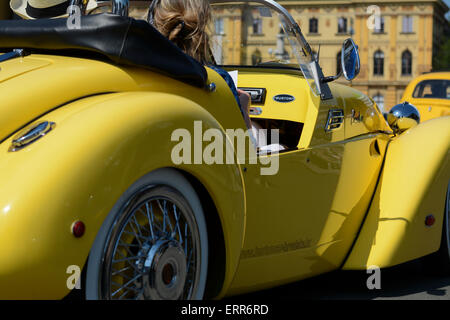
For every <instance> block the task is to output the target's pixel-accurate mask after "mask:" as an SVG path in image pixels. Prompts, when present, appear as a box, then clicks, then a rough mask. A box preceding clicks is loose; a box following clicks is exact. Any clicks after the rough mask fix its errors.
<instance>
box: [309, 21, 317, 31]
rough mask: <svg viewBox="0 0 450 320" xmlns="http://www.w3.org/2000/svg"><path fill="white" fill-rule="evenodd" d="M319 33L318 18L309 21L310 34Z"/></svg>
mask: <svg viewBox="0 0 450 320" xmlns="http://www.w3.org/2000/svg"><path fill="white" fill-rule="evenodd" d="M318 32H319V20H317V19H316V18H311V19H309V33H318Z"/></svg>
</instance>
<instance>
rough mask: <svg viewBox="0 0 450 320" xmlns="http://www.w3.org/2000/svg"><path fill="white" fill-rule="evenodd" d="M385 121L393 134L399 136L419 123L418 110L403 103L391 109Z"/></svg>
mask: <svg viewBox="0 0 450 320" xmlns="http://www.w3.org/2000/svg"><path fill="white" fill-rule="evenodd" d="M387 121H388V123H389V125H390V126H391V128H392V130H394V133H395V134H400V133H402V132H404V131H406V130H408V129H411V128H412V127H414V126H416V125H418V124H419V123H420V113H419V110H417V108H416V107H415V106H413V105H412V104H410V103H408V102H406V101H405V102H403V103H400V104H398V105H396V106H395V107H393V108H392V109H391V111H389V113H388V114H387Z"/></svg>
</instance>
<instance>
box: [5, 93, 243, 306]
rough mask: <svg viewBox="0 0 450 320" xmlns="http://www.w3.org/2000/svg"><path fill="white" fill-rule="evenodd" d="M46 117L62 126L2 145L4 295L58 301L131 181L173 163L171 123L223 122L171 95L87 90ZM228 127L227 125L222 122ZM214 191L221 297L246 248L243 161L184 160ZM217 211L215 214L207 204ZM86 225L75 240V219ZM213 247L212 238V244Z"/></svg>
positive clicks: (205, 125) (185, 167)
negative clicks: (22, 142)
mask: <svg viewBox="0 0 450 320" xmlns="http://www.w3.org/2000/svg"><path fill="white" fill-rule="evenodd" d="M41 120H47V121H52V122H54V123H55V124H56V126H55V128H54V130H53V131H51V132H50V133H49V134H48V135H47V136H45V137H44V138H42V139H40V140H39V141H37V142H35V143H34V144H32V145H30V146H28V147H27V148H25V149H23V150H20V151H18V152H8V148H9V146H10V145H11V141H12V138H9V139H7V140H5V141H4V142H3V143H2V144H1V145H0V180H1V181H3V182H4V183H2V184H1V186H0V287H1V288H8V290H2V291H0V299H6V298H7V299H34V298H36V297H39V298H41V299H56V298H62V297H64V296H65V295H66V294H67V293H68V292H69V289H68V288H67V285H66V283H67V279H68V277H69V276H70V274H68V273H67V268H68V267H69V266H71V265H77V266H81V267H82V266H84V264H85V262H86V259H87V257H88V254H89V251H90V248H91V246H92V244H93V241H94V239H95V237H96V234H97V231H98V230H99V228H100V226H101V225H102V222H103V221H104V219H105V217H106V216H107V215H108V213H109V211H110V210H111V209H112V208H113V206H114V204H115V202H116V201H117V200H118V199H119V197H120V196H121V195H122V194H123V193H124V192H125V191H126V190H127V189H128V188H129V186H131V185H132V184H133V183H134V182H135V181H137V180H138V179H139V178H140V177H142V176H144V175H145V174H147V173H149V172H152V171H154V170H156V169H158V168H166V167H173V166H174V165H173V163H172V161H171V151H172V148H173V146H174V145H175V144H176V143H178V142H172V143H171V142H170V140H171V134H172V132H173V131H174V130H175V129H178V128H186V129H187V130H189V131H190V132H191V133H192V132H193V123H194V120H201V121H202V122H203V129H204V130H206V129H209V128H218V129H221V130H222V128H221V126H220V125H219V123H218V122H217V121H216V120H215V119H214V117H213V116H212V115H211V114H210V113H208V112H207V111H206V110H205V109H204V108H202V107H201V106H200V105H198V104H196V103H194V102H192V101H190V100H188V99H185V98H182V97H179V96H176V95H171V94H168V93H151V92H131V93H114V94H105V95H100V96H94V97H89V98H86V99H83V100H79V101H76V102H73V103H70V104H69V105H66V106H63V107H61V108H59V109H57V110H54V111H53V112H51V113H49V114H47V115H45V116H43V117H42V118H41ZM222 132H223V130H222ZM177 169H178V170H182V171H184V172H186V173H189V174H190V175H192V176H193V177H195V178H196V179H197V180H198V182H200V183H201V184H202V185H203V186H204V188H205V189H206V190H207V191H208V193H209V196H210V197H211V199H212V201H213V203H214V205H215V207H216V210H217V213H218V215H219V218H220V222H221V225H222V230H223V235H224V241H225V248H226V252H225V259H226V268H225V270H224V271H225V280H224V284H223V286H222V291H221V293H220V294H218V295H219V296H221V295H223V293H224V292H225V291H226V289H227V287H228V286H229V284H230V283H231V280H232V279H233V276H234V273H235V270H236V268H237V264H238V260H239V255H240V252H241V249H242V243H243V239H244V226H245V200H244V198H245V196H244V188H243V180H242V172H241V169H240V167H239V166H238V165H210V166H207V165H180V166H177ZM205 214H206V215H208V214H215V213H214V212H205ZM77 220H81V221H83V222H84V223H85V224H86V234H85V235H84V236H83V237H82V238H79V239H77V238H75V237H74V236H73V235H72V233H71V225H72V223H73V222H74V221H77ZM211 248H212V250H215V249H214V248H215V247H214V244H213V245H211Z"/></svg>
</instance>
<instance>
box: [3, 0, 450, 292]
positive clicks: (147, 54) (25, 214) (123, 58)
mask: <svg viewBox="0 0 450 320" xmlns="http://www.w3.org/2000/svg"><path fill="white" fill-rule="evenodd" d="M211 2H212V4H213V6H214V7H213V8H214V13H215V14H217V13H221V12H222V13H223V12H234V13H236V12H238V14H239V15H241V16H242V19H240V20H239V21H242V23H244V22H245V21H246V20H245V17H246V15H248V14H253V15H259V17H260V18H261V19H262V20H263V21H265V19H268V20H269V21H272V22H273V25H274V28H276V29H279V26H280V27H281V28H283V32H282V33H280V34H281V36H280V37H278V38H277V39H278V40H279V48H282V47H283V45H284V46H286V47H287V48H286V47H285V48H286V52H280V55H279V56H278V57H277V56H275V57H272V58H271V59H266V58H265V57H264V55H263V57H262V60H261V59H259V56H256V58H257V59H252V58H251V57H250V55H248V59H244V58H242V60H241V63H239V64H235V63H233V62H230V63H228V62H226V61H222V63H220V64H221V65H222V67H223V68H225V69H227V70H228V71H236V70H237V71H238V86H239V87H240V88H242V89H243V90H245V91H247V92H249V93H250V94H251V97H252V109H251V117H252V121H253V122H254V123H255V125H257V126H258V127H260V128H263V129H268V130H269V129H276V130H278V131H277V132H279V143H278V144H279V145H282V146H283V148H279V149H278V151H274V152H269V153H267V152H261V149H260V150H259V151H260V152H259V153H258V154H257V156H256V160H257V161H252V160H255V159H252V158H251V157H250V156H248V157H246V158H245V159H244V161H238V160H239V159H238V148H232V149H231V150H232V152H231V154H232V156H231V158H233V159H234V160H236V161H229V162H228V161H227V162H226V163H219V161H217V162H215V163H205V162H206V161H197V160H199V159H194V158H195V157H194V156H195V155H196V154H197V153H196V152H198V149H196V148H198V146H197V145H196V144H195V143H194V142H193V143H192V145H189V148H188V149H185V150H184V152H185V153H184V154H183V157H184V156H189V154H191V147H192V158H193V160H192V161H191V162H189V161H184V162H177V161H174V159H173V154H174V150H176V148H177V146H179V143H180V141H181V136H185V135H187V136H189V135H190V136H192V137H193V139H194V140H195V139H197V138H198V137H200V139H201V134H202V132H205V135H204V136H203V138H204V139H203V141H202V143H203V144H202V143H200V149H201V150H203V149H204V150H206V148H208V146H209V145H210V143H211V141H212V140H213V139H212V136H209V137H206V132H208V130H209V129H214V130H215V131H214V132H219V135H217V134H216V135H215V139H216V140H220V139H222V141H224V144H226V145H227V146H228V145H232V146H233V145H234V144H233V141H234V140H236V139H235V138H236V136H233V135H232V133H233V132H234V133H235V132H238V131H239V129H241V130H242V131H245V130H246V129H247V128H246V124H245V122H244V119H243V117H242V114H241V112H240V110H239V107H238V105H237V102H236V100H235V97H234V96H233V93H232V92H231V90H230V88H229V86H228V85H227V83H226V82H225V80H224V79H223V78H222V77H221V76H220V75H219V74H218V73H217V72H216V71H214V70H213V69H211V68H209V67H204V66H203V65H201V64H200V63H198V62H197V61H195V60H193V59H191V58H190V57H188V56H186V55H184V53H182V52H181V51H180V50H179V49H178V48H176V47H175V46H174V45H172V44H171V43H170V42H169V41H168V40H166V39H165V38H164V37H163V36H162V35H160V34H159V33H158V32H157V31H156V30H155V29H154V28H153V27H151V26H150V25H149V24H148V23H147V22H146V21H142V20H134V19H132V18H128V17H126V16H121V15H117V14H100V15H91V16H83V17H82V19H81V29H76V30H73V29H70V28H68V27H67V25H66V20H65V19H54V20H36V21H1V22H0V48H2V51H3V52H5V53H4V54H3V55H2V56H0V61H1V62H0V68H1V70H0V95H1V97H2V103H1V104H0V181H1V184H0V298H2V299H59V298H63V297H65V296H66V295H67V294H69V292H70V291H71V290H72V289H73V287H74V286H73V284H74V283H73V282H72V280H73V279H74V278H73V277H72V276H73V275H75V280H77V279H79V284H80V285H81V290H83V292H84V294H85V296H86V298H88V299H190V298H192V299H200V298H207V299H209V298H221V297H224V296H229V295H236V294H241V293H245V292H250V291H255V290H260V289H263V288H269V287H273V286H277V285H281V284H286V283H289V282H293V281H298V280H301V279H304V278H308V277H311V276H314V275H318V274H321V273H325V272H328V271H331V270H336V269H351V270H364V269H366V268H368V267H371V266H374V265H375V266H378V267H380V268H385V267H390V266H394V265H397V264H401V263H403V262H406V261H410V260H413V259H417V258H420V257H423V256H426V255H430V254H435V255H439V256H440V257H441V258H442V259H443V260H442V261H443V262H442V263H440V264H437V265H436V268H447V270H448V269H449V255H450V251H449V243H450V239H449V206H448V201H449V194H448V192H449V180H450V161H449V160H450V159H449V155H450V154H449V144H450V117H441V118H439V119H434V120H431V121H427V122H425V123H421V124H419V125H415V126H412V127H411V128H410V129H409V130H406V131H403V132H402V131H401V130H400V131H399V130H393V129H391V127H390V126H389V124H388V123H387V122H386V121H385V119H384V117H383V115H382V114H381V112H380V110H379V109H378V107H377V106H376V105H375V103H374V102H373V101H372V100H371V99H370V98H368V97H367V96H365V95H364V94H362V93H361V92H359V91H357V90H354V89H352V88H351V87H349V86H343V85H339V84H335V83H333V82H332V80H333V79H334V77H325V76H324V75H323V74H322V71H321V68H320V65H319V63H318V61H317V59H315V57H314V56H313V54H312V50H311V48H310V46H309V45H308V43H307V42H306V40H305V39H304V38H303V35H302V34H301V31H300V28H299V27H298V25H297V24H296V23H295V21H294V19H293V18H292V17H291V16H290V15H289V13H288V12H287V11H286V10H284V9H283V8H282V7H281V6H280V5H279V4H277V3H275V2H274V1H269V0H257V1H226V0H223V1H217V0H214V1H211ZM120 3H125V1H115V2H114V4H120ZM122 9H123V7H122ZM125 11H126V10H120V11H116V13H118V12H121V13H123V12H125ZM270 19H272V20H270ZM269 24H270V22H269ZM277 34H278V32H277ZM219 40H220V39H219ZM221 41H223V42H222V46H225V44H226V43H229V42H227V39H222V38H221ZM346 43H347V44H349V46H345V45H344V48H343V52H344V54H343V59H342V60H343V70H344V71H345V73H346V77H348V78H352V77H354V76H356V74H357V69H358V61H359V60H358V59H357V58H358V57H357V56H356V55H357V49H356V47H355V46H352V45H351V42H346ZM241 48H243V47H241ZM17 49H20V50H17ZM215 50H217V47H216V49H215ZM242 50H243V49H242ZM213 51H214V50H213ZM225 51H226V50H225ZM260 51H261V50H260ZM266 51H267V50H266ZM266 51H264V52H263V53H265V52H266ZM226 52H231V51H226ZM347 53H349V55H347ZM240 54H241V55H242V56H241V57H243V56H244V57H245V56H246V53H245V52H244V51H241V52H240ZM355 54H356V55H355ZM222 58H223V57H222ZM216 60H218V59H217V57H216ZM252 60H253V61H252ZM248 61H252V62H251V63H249V62H248ZM351 73H354V74H353V76H352V75H351ZM399 120H401V119H399ZM180 129H181V130H182V131H177V130H180ZM230 129H232V130H230ZM176 132H181V134H179V135H177V134H174V133H176ZM211 132H212V131H211ZM431 141H432V142H433V143H430V142H431ZM251 147H253V146H252V145H251V144H250V146H249V149H250V148H251ZM201 150H200V155H201V154H202V153H201V152H202V151H201ZM205 152H206V151H205ZM216 152H217V150H216ZM187 158H189V157H187ZM200 160H201V159H200ZM241 160H242V159H241ZM270 163H272V164H274V163H278V166H277V170H276V171H275V172H274V173H273V174H262V173H263V172H264V169H268V168H269V165H270ZM76 270H79V271H80V270H82V271H83V272H82V273H81V272H80V273H81V275H80V273H77V272H76ZM75 282H76V281H75ZM74 290H76V289H74Z"/></svg>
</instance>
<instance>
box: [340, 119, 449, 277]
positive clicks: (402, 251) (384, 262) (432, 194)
mask: <svg viewBox="0 0 450 320" xmlns="http://www.w3.org/2000/svg"><path fill="white" fill-rule="evenodd" d="M449 147H450V117H444V118H439V119H435V120H430V121H427V122H424V123H422V124H420V125H418V126H416V127H414V128H413V129H411V130H409V131H407V132H406V133H404V134H403V135H401V136H399V137H398V138H396V139H394V140H393V141H391V142H390V144H389V146H388V149H387V153H386V159H385V164H384V168H383V171H382V174H381V176H380V181H379V184H378V187H377V190H376V193H375V195H374V198H373V200H372V204H371V207H370V209H369V212H368V214H367V217H366V219H365V222H364V225H363V226H362V229H361V232H360V234H359V236H358V239H357V241H356V243H355V245H354V247H353V250H352V252H351V253H350V255H349V257H348V260H347V261H346V263H345V265H344V267H343V268H344V269H366V268H368V267H370V266H378V267H381V268H383V267H390V266H394V265H397V264H400V263H403V262H407V261H410V260H414V259H416V258H419V257H422V256H425V255H428V254H431V253H433V252H435V251H437V250H438V249H439V247H440V242H441V235H442V227H443V220H444V208H445V198H446V193H447V187H448V184H449V180H450V153H449ZM431 214H432V215H433V216H434V217H435V218H436V222H435V224H434V225H433V226H431V227H427V226H426V225H425V219H426V217H427V216H428V215H431Z"/></svg>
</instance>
